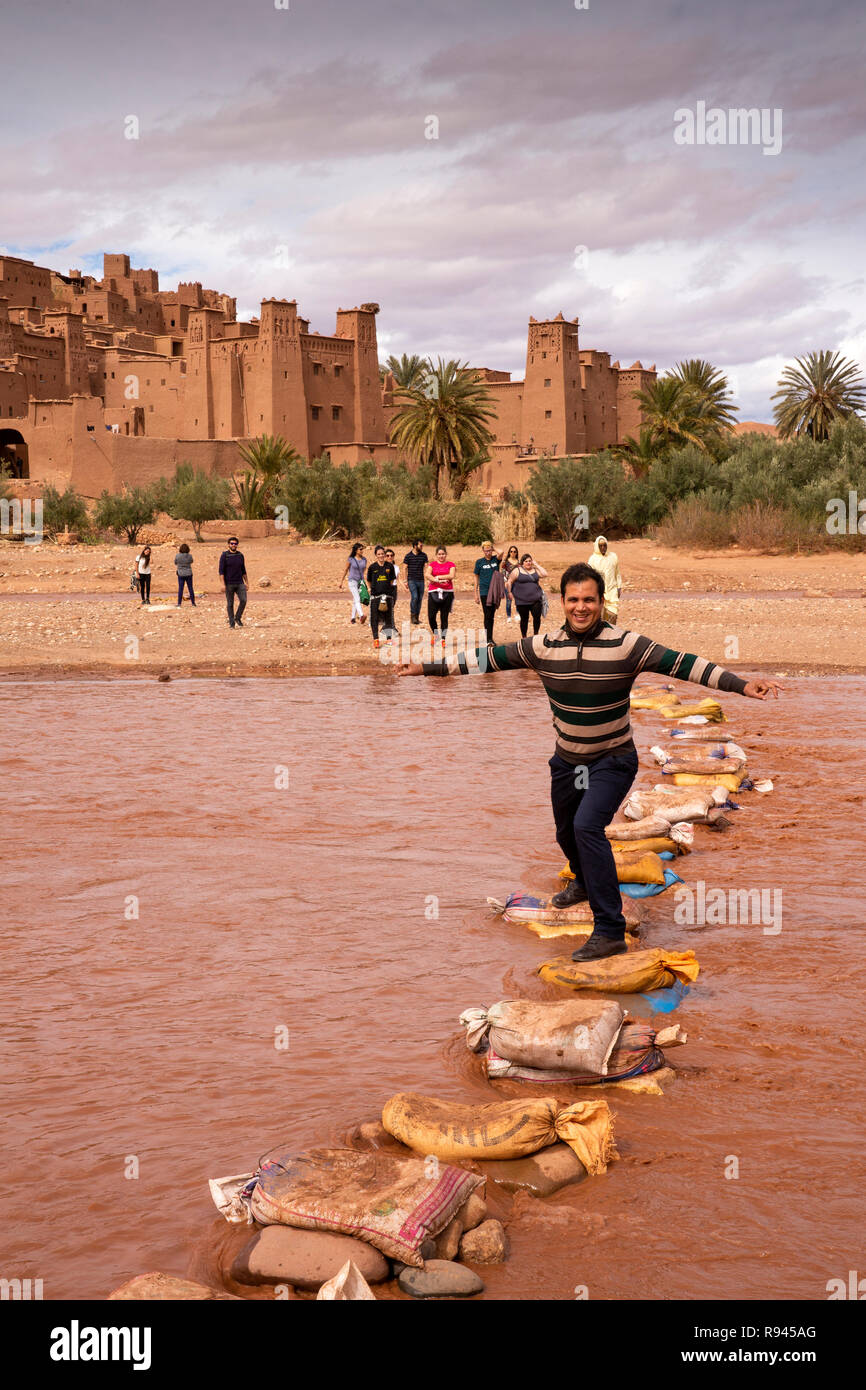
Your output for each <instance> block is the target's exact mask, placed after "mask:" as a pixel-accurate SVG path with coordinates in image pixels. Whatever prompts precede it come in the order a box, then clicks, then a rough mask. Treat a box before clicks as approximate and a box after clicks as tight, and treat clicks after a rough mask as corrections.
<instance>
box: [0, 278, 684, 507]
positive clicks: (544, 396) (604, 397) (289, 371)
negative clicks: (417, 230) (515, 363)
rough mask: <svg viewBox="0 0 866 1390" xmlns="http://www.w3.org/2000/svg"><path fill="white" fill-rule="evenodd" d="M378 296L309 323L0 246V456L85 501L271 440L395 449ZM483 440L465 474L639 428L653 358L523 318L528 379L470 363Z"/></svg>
mask: <svg viewBox="0 0 866 1390" xmlns="http://www.w3.org/2000/svg"><path fill="white" fill-rule="evenodd" d="M378 312H379V306H378V304H361V305H359V306H358V307H357V308H355V309H338V310H337V313H336V325H335V329H334V332H333V334H331V335H328V336H323V335H322V334H320V333H318V332H311V331H310V324H309V320H308V319H305V318H303V317H302V315H301V314H300V312H299V310H298V305H297V302H296V301H295V300H294V299H289V300H286V299H265V300H263V301H262V304H261V311H260V314H259V317H258V318H252V319H251V320H250V321H249V322H248V323H247V322H239V321H238V319H237V314H236V302H235V300H234V299H233V298H231V296H229V295H227V294H222V293H220V292H218V291H217V290H208V289H203V288H202V286H201V284H199V283H198V282H192V283H188V284H187V283H181V284H179V285H178V287H177V289H176V290H161V289H160V288H159V276H158V273H157V272H156V271H155V270H135V269H132V268H131V267H130V263H129V256H127V255H122V254H119V255H105V256H104V258H103V275H102V279H101V280H98V279H96V278H95V277H94V276H91V275H83V274H82V273H81V272H80V271H78V270H70V272H69V274H68V275H61V274H59V273H58V272H57V271H55V270H51V269H48V268H47V267H44V266H38V265H36V264H34V262H33V261H28V260H23V259H21V258H19V257H16V256H7V255H2V256H0V457H2V458H3V460H4V462H5V463H6V464H7V465H8V466H9V468H10V470H11V472H12V473H13V474H14V475H15V476H16V477H18V478H21V479H32V480H34V481H38V482H41V483H54V484H55V486H59V487H61V488H64V487H65V486H66V485H67V484H70V483H71V484H72V486H73V487H75V489H76V490H77V491H78V492H80V493H82V494H83V495H84V496H85V497H96V496H98V495H99V493H100V492H102V490H103V489H105V488H107V489H108V490H109V491H112V492H116V491H119V490H120V489H121V488H123V487H124V486H127V487H132V486H136V485H140V484H146V483H148V482H150V481H152V480H154V479H156V478H158V477H160V476H167V477H168V476H172V475H173V473H174V469H175V467H176V465H177V464H178V463H181V462H189V463H191V464H192V465H193V466H194V467H196V468H203V469H205V470H206V471H207V472H209V473H216V474H220V475H223V476H230V475H231V474H232V473H234V472H236V471H237V470H238V466H239V459H238V442H239V441H244V440H249V439H251V438H254V437H255V436H257V435H262V434H270V435H273V434H278V435H282V436H283V437H284V438H285V439H286V440H288V442H289V443H290V444H292V445H293V446H294V448H295V449H297V451H298V452H299V454H301V455H302V456H303V457H305V458H314V457H317V456H318V455H320V454H323V453H326V454H328V455H329V456H330V457H331V459H332V460H333V461H334V462H335V463H344V462H347V463H357V462H358V461H359V460H361V459H365V458H373V459H375V460H377V461H384V460H386V459H392V458H394V457H396V450H395V449H394V448H393V446H391V445H390V444H389V443H388V426H389V422H390V420H391V417H392V416H393V414H394V411H395V404H394V381H393V378H391V377H389V376H386V377H385V379H384V382H383V381H382V380H381V379H380V374H379V353H378V344H377V337H376V315H377V314H378ZM474 370H476V371H477V374H478V376H479V377H480V379H481V380H483V381H484V383H485V385H486V386H487V388H488V390H489V392H490V395H491V397H492V399H493V409H494V410H495V414H496V418H495V421H491V428H492V430H493V432H494V436H495V441H494V443H493V445H492V446H491V448H490V461H489V463H487V464H485V465H484V467H483V468H482V469H481V470H480V476H478V477H477V481H476V483H475V486H476V487H477V488H478V489H479V490H480V491H481V492H483V493H485V494H488V495H491V496H498V495H501V491H502V489H503V488H504V487H506V486H507V485H510V486H512V487H520V486H521V485H522V484H523V482H525V481H526V479H527V477H528V475H529V473H530V471H531V465H532V462H533V460H536V459H538V458H539V457H542V456H547V457H549V458H557V457H567V456H572V457H574V456H579V455H581V454H588V453H592V452H593V451H595V450H596V449H599V448H602V447H603V446H604V445H607V444H614V443H617V442H619V441H621V440H622V439H624V438H625V437H626V436H627V435H630V434H631V435H635V436H636V435H637V434H638V432H639V430H640V424H641V415H640V407H639V405H638V403H637V401H636V400H635V392H636V391H640V390H643V389H645V388H646V387H647V386H648V385H649V384H650V383H651V382H652V381H654V380H655V376H656V372H655V367H654V366H653V367H650V368H645V367H643V366H642V365H641V363H640V362H634V363H633V364H632V365H631V366H630V367H621V366H620V364H619V362H611V360H610V354H609V353H607V352H597V351H595V350H594V349H590V350H582V349H581V348H580V347H579V344H578V321H577V319H566V318H564V317H563V315H562V313H559V314H557V316H556V318H553V319H546V320H536V319H534V318H530V320H529V334H528V340H527V348H526V373H525V378H524V380H523V381H512V380H511V374H510V373H509V372H502V371H495V370H492V369H490V368H487V367H479V368H475V369H474Z"/></svg>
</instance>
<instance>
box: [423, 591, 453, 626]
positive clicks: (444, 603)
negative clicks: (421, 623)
mask: <svg viewBox="0 0 866 1390" xmlns="http://www.w3.org/2000/svg"><path fill="white" fill-rule="evenodd" d="M453 603H454V595H453V593H450V594H446V595H445V597H444V598H434V597H433V595H432V594H428V595H427V621H428V623H429V624H430V631H431V632H432V633H435V632H436V616H437V614H438V616H439V622H440V623H441V624H442V631H443V633H444V632H447V631H448V614H449V613H450V612H451V608H452V605H453Z"/></svg>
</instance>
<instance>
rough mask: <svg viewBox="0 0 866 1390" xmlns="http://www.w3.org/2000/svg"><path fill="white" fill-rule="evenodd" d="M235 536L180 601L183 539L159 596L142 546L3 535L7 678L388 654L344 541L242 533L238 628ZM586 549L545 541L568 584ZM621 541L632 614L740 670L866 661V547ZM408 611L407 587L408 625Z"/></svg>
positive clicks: (1, 631) (469, 620)
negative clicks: (375, 642)
mask: <svg viewBox="0 0 866 1390" xmlns="http://www.w3.org/2000/svg"><path fill="white" fill-rule="evenodd" d="M179 535H182V532H180V533H179ZM223 545H224V542H223V540H222V539H213V540H207V541H205V542H204V543H203V544H201V545H196V544H194V543H193V544H192V550H193V554H194V556H195V574H196V588H197V591H198V594H199V605H198V607H197V608H196V609H195V610H193V609H192V608H190V607H189V605H188V604H187V603H185V604H184V606H183V608H182V609H181V610H178V609H177V607H176V587H175V580H174V565H173V558H174V554H175V549H176V546H175V544H174V543H172V544H167V545H160V546H156V547H154V580H153V591H152V606H151V607H150V608H149V609H142V608H141V606H140V604H139V602H138V598H137V595H135V594H133V593H131V592H130V590H129V575H130V573H131V570H132V561H133V558H134V556H135V554H136V553H137V550H136V548H134V547H131V546H126V545H116V546H75V547H58V546H53V545H47V544H46V545H41V546H25V545H23V544H20V543H17V544H16V543H12V542H4V543H3V544H0V670H2V672H3V673H4V674H6V675H7V676H10V675H11V676H15V675H24V674H27V675H34V674H44V675H49V676H62V675H82V674H88V675H110V676H122V675H125V676H139V677H140V676H142V675H152V674H157V673H160V672H162V671H166V670H167V671H169V672H170V673H171V674H172V675H175V676H180V675H202V676H219V675H232V676H234V675H310V674H317V673H318V674H323V675H327V674H353V673H359V672H368V671H370V670H371V669H373V668H374V663H375V662H376V661H377V660H378V655H379V654H376V653H375V652H374V651H373V647H372V641H371V637H370V631H369V627H363V628H362V627H360V626H359V625H355V626H352V625H351V624H350V623H349V621H348V616H349V598H348V594H346V592H345V590H344V591H343V593H342V594H340V593H339V591H338V588H337V586H338V583H339V579H340V575H341V573H342V570H343V566H344V564H345V556H346V546H345V545H344V544H339V545H329V546H318V545H305V544H300V545H291V544H289V543H287V542H286V541H285V540H283V539H282V538H280V537H271V538H268V539H262V540H245V541H244V542H243V547H242V548H243V550H244V554H245V557H246V561H247V569H248V572H249V575H250V581H251V585H250V602H249V605H248V608H247V613H246V615H245V620H244V623H245V625H244V628H243V630H235V631H232V630H231V629H229V627H228V625H227V622H226V616H225V607H224V602H223V598H222V594H221V591H220V587H219V581H218V575H217V565H218V559H219V554H220V551H221V550H222V548H223ZM588 549H589V547H588V546H586V545H579V546H573V545H564V544H560V543H556V542H543V541H542V542H539V543H537V544H533V546H532V553H533V554H534V556H535V557H536V559H537V560H538V561H539V563H540V564H542V565H543V566H544V567H545V568H546V569H547V570H548V572H549V575H550V580H549V581H548V584H549V587H551V588H552V589H556V588H557V587H558V578H559V575H560V574H561V573H562V570H563V569H564V568H565V566H566V565H567V564H570V563H573V561H574V560H575V559H581V558H584V557H585V555H586V554H587V553H588ZM616 549H617V551H618V553H619V556H620V564H621V567H622V570H623V574H624V578H625V581H626V592H625V595H624V598H623V604H622V608H621V621H622V623H623V625H625V626H628V627H631V628H636V629H638V630H640V631H644V632H647V633H649V634H651V635H652V636H654V637H656V638H658V640H660V641H662V642H665V643H666V644H667V645H670V646H674V647H678V648H684V649H686V650H690V651H698V652H700V653H701V654H702V655H706V656H708V657H712V658H714V659H717V660H719V661H722V662H724V664H726V665H729V666H731V667H734V668H736V669H741V670H746V669H752V670H754V671H764V672H767V671H770V670H773V671H774V672H775V671H779V670H785V671H787V672H788V673H789V674H792V675H793V674H795V673H798V672H808V671H815V670H824V671H837V672H852V673H853V672H861V671H863V670H866V657H864V653H866V603H864V597H866V593H864V589H866V583H864V578H866V557H864V556H860V555H838V556H828V555H812V556H802V557H797V556H767V555H754V554H747V553H744V552H742V551H739V550H730V551H723V552H714V553H712V554H706V553H686V552H681V551H671V550H665V549H664V548H662V547H659V546H657V545H656V544H654V543H653V542H651V541H644V540H634V541H622V542H617V545H616ZM398 551H402V547H398ZM477 554H478V551H477V550H475V549H469V548H466V547H459V546H455V547H453V548H452V550H451V555H452V558H453V559H454V560H455V562H456V564H457V572H458V598H457V601H456V603H455V606H454V611H453V616H452V627H453V628H455V629H460V628H464V629H468V628H473V629H476V628H478V627H479V624H480V610H479V608H478V605H477V604H476V603H475V602H474V601H473V599H472V597H471V574H472V565H473V564H474V561H475V558H476V556H477ZM400 558H402V556H401V554H399V553H398V559H400ZM262 580H267V581H268V583H267V585H266V586H262V584H261V581H262ZM461 591H462V592H461ZM317 595H321V597H317ZM314 596H316V597H314ZM558 613H559V600H558V598H557V597H556V596H555V595H552V597H551V611H550V614H549V616H548V617H547V619H545V621H544V624H543V630H549V629H552V628H555V627H556V626H558V621H557V616H558ZM408 615H409V605H408V595H407V594H406V593H405V590H404V589H403V588H402V585H401V592H400V600H399V603H398V607H397V619H398V627H399V626H401V625H402V623H403V622H404V621H406V620H408ZM518 633H519V630H518V629H517V627H516V625H515V624H514V623H512V624H507V623H506V621H505V613H504V609H500V610H499V613H498V615H497V621H496V628H495V636H496V639H497V640H498V641H510V640H514V639H515V638H516V637H517V635H518ZM734 639H735V640H734ZM735 652H736V655H734V654H733V653H735Z"/></svg>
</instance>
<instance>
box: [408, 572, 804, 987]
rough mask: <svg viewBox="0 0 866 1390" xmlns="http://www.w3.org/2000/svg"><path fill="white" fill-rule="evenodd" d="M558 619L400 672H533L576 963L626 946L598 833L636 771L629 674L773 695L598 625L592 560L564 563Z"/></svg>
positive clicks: (759, 684)
mask: <svg viewBox="0 0 866 1390" xmlns="http://www.w3.org/2000/svg"><path fill="white" fill-rule="evenodd" d="M560 593H561V596H562V608H563V616H564V622H563V625H562V627H561V628H560V629H559V631H558V632H553V633H548V634H546V635H545V634H541V633H539V634H538V636H536V637H524V638H523V639H522V640H521V641H519V642H510V643H508V645H506V646H494V645H493V644H492V643H490V644H489V645H488V646H484V647H478V648H476V649H475V651H468V652H465V653H464V652H460V653H458V654H457V655H456V656H451V657H448V658H447V659H446V660H443V661H437V662H424V663H423V664H418V663H410V664H408V665H405V666H403V667H402V668H401V670H400V672H399V674H400V675H405V676H420V675H424V676H448V675H466V674H469V673H470V672H472V671H476V672H477V671H482V672H492V671H517V670H526V669H528V670H530V671H535V672H536V673H537V674H538V676H539V677H540V678H541V682H542V684H543V686H544V688H545V690H546V691H547V698H548V699H549V700H550V707H551V710H552V711H553V727H554V729H555V730H556V752H555V753H554V755H553V757H552V758H551V759H550V774H551V801H552V803H553V817H554V820H555V822H556V839H557V842H558V844H559V846H560V848H561V849H562V851H563V852H564V854H565V855H566V857H567V859H568V863H569V867H570V868H571V872H572V873H573V874H574V878H573V880H572V881H571V882H570V883H569V885H568V887H567V888H565V889H564V890H563V891H562V892H561V893H558V894H557V895H556V897H555V898H554V899H553V901H554V904H555V905H556V906H557V907H569V906H571V905H573V904H574V903H579V902H585V901H587V900H588V901H589V905H590V907H591V908H592V913H593V932H592V935H591V936H590V937H589V940H588V941H587V943H586V945H585V946H583V947H581V949H580V950H579V951H575V952H574V959H575V960H599V959H601V958H602V957H604V956H613V955H618V954H619V953H620V952H621V951H624V950H625V949H626V945H625V918H624V917H623V915H622V901H621V898H620V890H619V883H618V881H617V873H616V865H615V863H614V858H613V851H612V850H611V847H610V842H609V841H608V839H607V837H606V835H605V833H604V830H605V826H606V825H609V824H610V822H611V821H612V820H613V818H614V815H615V814H616V811H617V809H618V807H619V806H620V805H621V803H622V802H623V800H624V799H625V797H626V796H627V794H628V791H629V788H630V787H631V784H632V782H633V781H634V778H635V775H636V773H637V770H638V758H637V751H636V749H635V746H634V742H633V741H632V736H631V727H630V723H629V694H630V691H631V687H632V685H633V683H634V681H635V679H636V677H637V676H639V675H640V674H641V672H643V671H655V672H657V673H658V674H660V675H663V676H674V677H676V678H678V679H679V680H687V681H694V682H695V683H696V684H697V685H703V686H706V687H707V689H709V690H724V691H733V692H734V693H735V694H737V695H746V696H748V697H750V698H751V699H755V700H765V699H766V698H767V696H768V695H773V697H774V698H778V694H779V691H780V690H781V689H782V687H781V686H780V685H778V684H777V683H776V682H775V681H744V680H741V679H740V677H739V676H736V675H734V673H733V671H725V670H723V668H722V667H720V666H716V665H714V664H713V662H711V661H705V660H704V659H703V658H702V657H700V656H693V655H692V654H691V653H690V652H675V651H671V650H670V649H669V648H667V647H662V646H659V644H658V643H657V642H653V641H652V639H651V638H649V637H641V636H640V634H639V633H636V632H628V631H626V630H625V629H624V628H620V627H614V626H613V625H612V624H611V623H608V622H605V621H604V619H603V617H602V613H603V609H604V579H603V578H602V576H601V575H600V574H599V573H598V572H597V571H596V570H594V569H593V568H592V567H591V566H590V565H586V564H579V565H571V566H570V568H569V569H567V570H566V571H565V573H564V574H563V576H562V579H561V581H560Z"/></svg>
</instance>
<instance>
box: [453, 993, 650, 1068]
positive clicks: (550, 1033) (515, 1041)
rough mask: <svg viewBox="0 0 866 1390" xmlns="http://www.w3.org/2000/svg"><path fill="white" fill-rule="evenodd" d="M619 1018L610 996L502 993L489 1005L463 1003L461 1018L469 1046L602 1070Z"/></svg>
mask: <svg viewBox="0 0 866 1390" xmlns="http://www.w3.org/2000/svg"><path fill="white" fill-rule="evenodd" d="M624 1018H625V1011H624V1010H623V1008H622V1007H621V1005H619V1004H617V1003H616V1002H615V1001H614V1000H611V999H567V1000H564V1001H561V1002H560V1001H557V1002H555V1003H542V1002H540V1001H539V1000H535V999H503V1000H501V1001H500V1002H499V1003H498V1004H491V1006H490V1008H489V1009H464V1011H463V1013H462V1014H461V1015H460V1022H461V1023H462V1025H463V1027H464V1028H465V1029H466V1046H467V1047H468V1048H470V1050H471V1051H472V1052H482V1051H483V1050H484V1049H485V1048H488V1047H492V1048H493V1049H494V1051H495V1052H496V1053H497V1054H498V1055H499V1056H500V1057H505V1058H507V1059H508V1061H510V1062H516V1063H519V1064H520V1065H522V1066H527V1067H550V1068H553V1069H554V1070H555V1069H557V1068H558V1069H559V1070H563V1069H568V1070H572V1071H580V1072H590V1073H591V1074H592V1075H598V1076H604V1075H605V1074H606V1072H607V1062H608V1058H609V1057H610V1054H611V1053H612V1051H613V1049H614V1047H615V1046H616V1044H617V1039H618V1038H619V1034H620V1030H621V1028H622V1025H623V1020H624Z"/></svg>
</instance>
